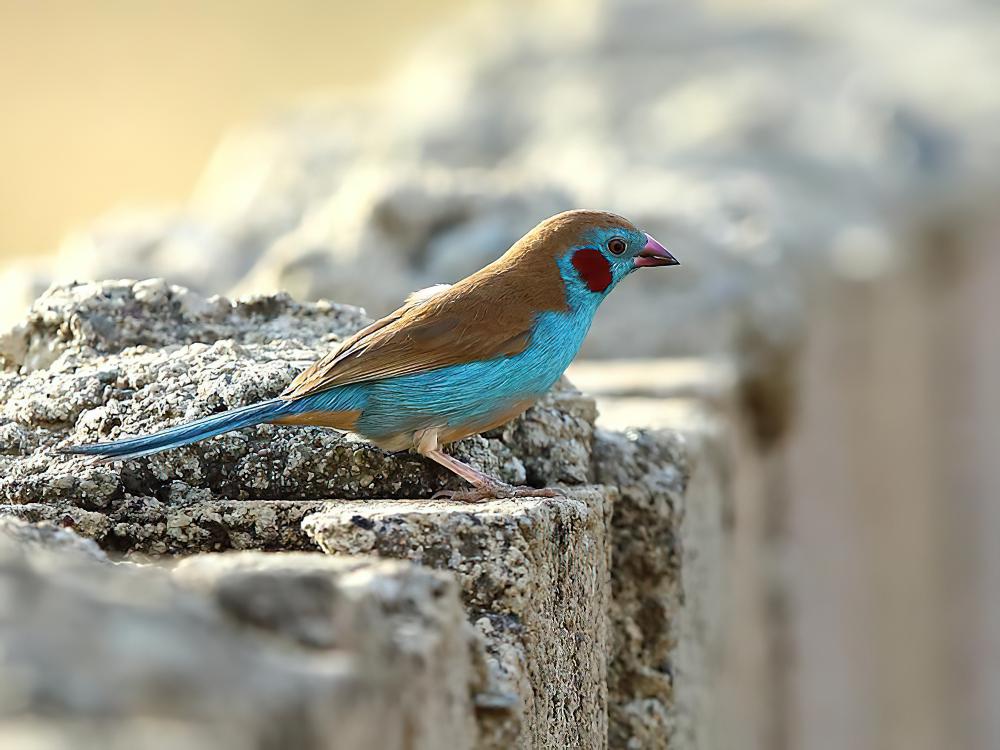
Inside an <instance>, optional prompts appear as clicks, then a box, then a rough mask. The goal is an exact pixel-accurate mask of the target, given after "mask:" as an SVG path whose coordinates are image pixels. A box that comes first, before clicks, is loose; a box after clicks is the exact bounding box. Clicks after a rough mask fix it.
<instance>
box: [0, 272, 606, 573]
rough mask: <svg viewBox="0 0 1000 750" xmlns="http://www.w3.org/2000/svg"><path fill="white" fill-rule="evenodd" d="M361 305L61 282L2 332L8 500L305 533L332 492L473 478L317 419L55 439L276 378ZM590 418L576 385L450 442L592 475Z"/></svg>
mask: <svg viewBox="0 0 1000 750" xmlns="http://www.w3.org/2000/svg"><path fill="white" fill-rule="evenodd" d="M366 320H367V319H366V318H364V317H363V316H362V315H361V314H360V312H359V311H357V310H356V309H354V308H350V307H345V306H341V305H332V304H329V303H316V304H299V303H295V302H293V301H291V300H290V299H289V298H288V297H287V296H281V295H279V296H274V297H258V298H251V299H248V300H244V301H240V302H235V303H234V302H230V301H228V300H225V299H222V298H213V299H211V300H204V299H202V298H200V297H199V296H198V295H195V294H194V293H192V292H189V291H187V290H184V289H181V288H178V287H170V286H168V285H166V284H164V283H163V282H160V281H156V280H152V281H148V282H105V283H103V284H81V285H74V286H70V287H57V288H54V289H53V290H51V291H50V292H49V293H47V294H46V295H44V296H43V297H42V298H40V299H39V301H38V302H37V303H36V305H35V306H34V307H33V309H32V312H31V313H30V314H29V316H28V318H27V320H26V321H25V322H24V323H22V324H21V325H19V326H18V327H17V328H15V329H14V330H13V331H12V332H10V333H9V334H8V335H7V337H6V338H5V339H4V341H3V342H2V344H0V356H2V357H3V360H4V362H5V363H6V366H7V367H6V370H5V371H4V372H2V373H0V393H2V395H3V407H2V411H0V420H2V423H0V437H2V438H3V439H4V443H3V448H2V449H3V452H2V454H0V500H2V501H4V502H5V503H6V505H5V506H4V507H5V508H6V509H7V510H8V511H9V512H14V513H17V514H18V515H21V516H22V517H25V518H28V519H33V520H62V521H64V522H66V523H68V524H74V525H76V526H77V528H78V529H79V530H81V531H82V532H83V533H86V534H90V535H93V536H94V537H95V538H97V539H99V541H101V543H102V545H103V546H105V547H109V548H113V549H117V550H121V551H142V552H150V553H155V554H162V553H167V552H179V551H195V550H213V549H225V548H228V547H236V548H246V547H260V548H266V549H288V548H301V547H304V546H308V545H307V542H306V540H305V539H304V537H302V535H301V534H300V533H299V529H298V526H299V521H300V520H301V519H302V517H303V516H304V515H305V514H306V513H308V512H310V511H313V510H316V509H317V508H318V507H319V501H321V500H324V499H326V498H330V497H345V498H386V497H397V498H409V497H422V496H428V495H430V494H432V493H433V492H434V491H436V490H438V489H441V488H444V487H458V486H460V480H457V479H456V478H454V477H452V476H451V475H450V474H449V473H448V472H446V471H444V470H443V469H440V468H439V467H437V466H435V465H434V464H433V463H431V462H429V461H426V460H423V459H421V458H419V457H417V456H415V455H413V454H397V455H389V454H386V453H384V452H383V451H381V450H379V449H377V448H375V447H374V446H371V445H369V444H368V443H366V442H364V441H363V440H359V439H357V438H355V437H352V436H347V435H343V434H340V433H337V432H335V431H332V430H325V429H321V428H309V427H280V426H271V425H265V426H259V427H254V428H250V429H248V430H243V431H239V432H235V433H230V434H227V435H224V436H220V437H218V438H215V439H212V440H209V441H205V442H202V443H198V444H196V445H192V446H186V447H184V448H180V449H176V450H173V451H169V452H167V453H163V454H159V455H156V456H151V457H149V458H145V459H139V460H136V461H129V462H126V463H124V464H123V463H113V464H108V465H103V466H94V465H92V464H91V463H90V462H89V461H88V460H87V459H85V458H70V457H66V456H61V455H59V454H57V453H55V450H54V449H55V448H57V447H59V446H63V445H67V444H70V443H83V442H95V441H98V440H107V439H114V438H117V437H121V436H125V435H136V434H146V433H149V432H152V431H155V430H157V429H160V428H163V427H166V426H168V425H170V424H175V423H177V422H179V421H182V420H186V419H192V418H196V417H199V416H203V415H205V414H209V413H212V412H215V411H219V410H222V409H226V408H231V407H234V406H239V405H242V404H246V403H250V402H252V401H256V400H259V399H262V398H267V397H270V396H274V395H276V394H277V393H278V392H280V391H281V390H282V389H283V388H284V386H285V385H286V384H287V383H288V382H289V381H290V380H291V379H292V377H294V375H295V374H296V373H297V372H299V371H300V370H301V369H302V368H303V367H305V366H306V365H308V364H309V363H310V362H311V361H313V360H314V359H316V358H318V357H319V356H321V355H322V354H323V353H324V352H325V351H327V350H329V348H331V347H332V346H334V345H335V343H336V341H337V340H338V338H339V337H341V336H343V335H346V334H348V333H350V332H352V331H354V330H356V329H357V328H358V327H360V326H362V325H364V324H365V322H366ZM593 419H594V408H593V402H592V401H590V400H588V399H585V398H583V397H581V396H580V395H579V394H578V393H577V392H575V391H574V390H573V389H572V388H570V387H569V386H567V385H564V386H562V387H561V388H559V389H557V390H556V391H555V392H554V393H553V394H551V395H550V396H549V397H547V398H546V399H545V400H544V401H542V402H541V403H540V404H538V405H537V406H536V407H534V408H532V409H531V410H530V411H529V412H528V413H527V414H526V415H524V416H523V417H522V418H521V419H520V420H518V421H517V422H515V423H514V424H512V425H508V426H506V427H504V428H502V429H500V430H497V431H495V432H493V433H491V434H490V435H489V436H487V437H473V438H470V439H468V440H465V441H462V442H461V443H459V444H458V445H457V446H455V449H454V450H455V452H456V454H457V455H459V456H460V457H464V458H465V459H467V460H469V461H470V462H472V463H473V464H475V465H477V466H479V467H480V468H482V469H483V470H485V471H488V472H490V473H492V474H494V475H495V476H498V477H501V478H503V479H506V480H508V481H512V482H516V483H524V482H525V481H529V482H532V483H535V484H538V485H539V486H543V485H546V484H550V483H553V482H570V483H576V484H580V483H583V482H586V481H587V477H588V474H587V472H588V465H589V457H590V441H591V439H592V433H593ZM11 506H22V507H20V508H18V507H11Z"/></svg>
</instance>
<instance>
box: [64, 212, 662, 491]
mask: <svg viewBox="0 0 1000 750" xmlns="http://www.w3.org/2000/svg"><path fill="white" fill-rule="evenodd" d="M674 265H678V261H677V260H676V259H675V258H674V256H673V255H671V254H670V253H669V252H667V250H666V249H665V248H664V247H663V246H662V245H661V244H660V243H659V242H657V241H656V240H654V239H653V238H652V237H651V236H649V235H648V234H646V233H644V232H642V231H640V230H639V229H637V228H636V227H635V226H633V225H632V224H631V223H629V222H628V221H626V220H625V219H623V218H621V217H620V216H616V215H614V214H610V213H606V212H603V211H585V210H576V211H567V212H564V213H561V214H557V215H556V216H553V217H552V218H550V219H547V220H545V221H543V222H542V223H541V224H539V225H538V226H536V227H535V228H534V229H532V230H531V231H530V232H528V234H526V235H525V236H524V237H522V238H521V239H520V240H518V241H517V242H516V243H515V244H514V245H513V246H512V247H511V248H510V249H509V250H508V251H507V252H506V253H504V254H503V255H502V256H501V257H500V258H498V259H497V260H496V261H494V262H493V263H490V264H489V265H488V266H486V267H485V268H483V269H482V270H480V271H477V272H476V273H474V274H472V275H471V276H468V277H467V278H465V279H462V280H461V281H459V282H457V283H456V284H453V285H447V284H441V285H439V286H434V287H430V288H429V289H424V290H422V291H419V292H416V293H414V294H412V295H410V297H408V298H407V300H406V301H405V302H404V303H403V305H402V307H400V308H399V309H398V310H396V311H395V312H392V313H390V314H389V315H387V316H386V317H384V318H382V319H381V320H377V321H375V322H374V323H372V324H371V325H369V326H368V327H367V328H364V329H362V330H361V331H359V332H358V333H356V334H354V335H353V336H351V337H350V338H348V339H346V340H345V341H344V342H343V343H342V344H341V345H340V346H339V347H338V348H337V349H335V350H334V351H332V352H330V353H329V354H327V355H326V356H325V357H323V358H322V359H320V360H319V361H318V362H316V363H315V364H313V365H312V366H311V367H309V368H308V369H306V370H305V371H303V372H302V373H300V374H299V375H298V377H296V378H295V379H294V380H293V381H292V382H291V383H290V384H289V386H288V387H287V388H286V389H285V391H284V392H283V393H281V395H279V396H278V397H276V398H273V399H270V400H267V401H261V402H258V403H255V404H250V405H248V406H243V407H240V408H236V409H232V410H229V411H225V412H221V413H219V414H213V415H211V416H208V417H204V418H202V419H198V420H196V421H193V422H188V423H186V424H181V425H178V426H176V427H171V428H169V429H166V430H163V431H161V432H157V433H155V434H153V435H149V436H146V437H136V438H127V439H124V440H118V441H115V442H110V443H97V444H94V445H78V446H73V447H70V448H66V449H64V452H66V453H73V454H85V455H90V456H95V457H96V458H97V460H98V461H101V462H104V461H113V460H127V459H132V458H138V457H140V456H146V455H149V454H152V453H158V452H159V451H162V450H166V449H168V448H175V447H178V446H181V445H187V444H189V443H194V442H197V441H199V440H204V439H205V438H208V437H212V436H214V435H219V434H222V433H224V432H229V431H230V430H236V429H240V428H243V427H249V426H251V425H255V424H262V423H271V424H288V425H319V426H323V427H331V428H334V429H337V430H343V431H345V432H352V433H355V434H358V435H360V436H362V437H364V438H365V439H367V440H369V441H370V442H372V443H374V444H375V445H377V446H378V447H380V448H382V449H384V450H388V451H401V450H407V449H413V450H416V451H417V452H418V453H419V454H420V455H422V456H426V457H427V458H429V459H431V460H433V461H436V462H437V463H439V464H441V465H442V466H444V467H445V468H447V469H449V470H451V471H452V472H454V473H455V474H457V475H458V476H460V477H462V478H463V479H465V480H466V481H468V482H469V483H470V484H471V485H472V489H469V490H462V491H457V492H440V493H437V494H436V495H435V498H439V497H446V498H449V499H453V500H461V501H467V502H475V501H481V500H486V499H490V498H495V497H520V496H537V495H539V494H544V495H552V494H554V493H553V492H552V491H551V490H548V491H545V490H542V491H540V490H538V489H535V488H530V487H512V486H510V485H507V484H505V483H503V482H500V481H499V480H497V479H495V478H493V477H491V476H489V475H487V474H484V473H483V472H481V471H479V470H478V469H476V468H474V467H472V466H469V465H468V464H466V463H464V462H462V461H459V460H458V459H457V458H455V457H454V456H451V455H449V454H447V453H445V452H444V451H443V450H442V446H444V445H446V444H448V443H451V442H454V441H456V440H461V439H462V438H464V437H468V436H469V435H475V434H477V433H480V432H485V431H487V430H490V429H492V428H494V427H498V426H500V425H502V424H504V423H505V422H508V421H510V420H511V419H513V418H514V417H516V416H517V415H519V414H521V413H522V412H523V411H525V410H526V409H527V408H528V407H529V406H531V405H532V404H533V403H534V402H535V401H537V400H538V399H539V398H540V397H541V396H542V395H544V394H545V393H546V392H547V391H548V390H549V389H550V388H551V387H552V386H553V385H554V384H555V382H556V381H557V380H558V379H559V377H560V376H561V375H562V374H563V372H564V371H565V370H566V368H567V367H568V366H569V364H570V362H572V361H573V358H574V357H575V356H576V353H577V351H578V350H579V349H580V345H581V344H582V343H583V339H584V337H585V336H586V335H587V331H588V330H589V329H590V324H591V322H592V321H593V319H594V314H595V313H596V312H597V308H598V307H599V306H600V304H601V302H602V301H604V298H605V297H607V296H608V294H609V293H610V292H611V290H612V289H614V288H615V286H616V285H617V284H618V282H619V281H621V280H622V279H624V278H625V277H626V276H628V275H629V274H630V273H632V272H633V271H635V270H636V269H639V268H646V267H654V266H674Z"/></svg>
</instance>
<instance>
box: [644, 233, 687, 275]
mask: <svg viewBox="0 0 1000 750" xmlns="http://www.w3.org/2000/svg"><path fill="white" fill-rule="evenodd" d="M634 263H635V267H636V268H639V267H641V266H679V265H680V264H681V262H680V261H679V260H677V258H675V257H674V256H673V255H671V254H670V253H669V252H667V248H665V247H664V246H663V245H661V244H660V243H659V242H657V241H656V240H654V239H653V238H652V237H650V236H649V235H648V234H647V235H646V246H645V247H643V248H642V252H641V253H639V255H638V256H636V259H635V261H634Z"/></svg>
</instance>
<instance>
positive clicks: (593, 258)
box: [573, 247, 611, 292]
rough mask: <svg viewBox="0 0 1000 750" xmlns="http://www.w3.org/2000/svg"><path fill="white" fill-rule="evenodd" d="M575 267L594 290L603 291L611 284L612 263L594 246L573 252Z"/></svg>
mask: <svg viewBox="0 0 1000 750" xmlns="http://www.w3.org/2000/svg"><path fill="white" fill-rule="evenodd" d="M573 268H575V269H576V272H577V273H578V274H580V278H581V279H583V280H584V282H585V283H586V284H587V287H588V288H589V289H590V291H592V292H603V291H604V290H605V289H607V288H608V287H609V286H611V264H610V263H608V259H607V258H605V257H604V256H603V255H601V252H600V251H599V250H595V249H594V248H592V247H587V248H584V249H583V250H577V251H576V252H575V253H573Z"/></svg>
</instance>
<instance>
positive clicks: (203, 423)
mask: <svg viewBox="0 0 1000 750" xmlns="http://www.w3.org/2000/svg"><path fill="white" fill-rule="evenodd" d="M290 403H291V402H289V401H287V400H286V399H281V398H273V399H271V400H269V401H261V402H259V403H256V404H250V405H249V406H241V407H239V408H237V409H230V410H229V411H224V412H220V413H219V414H212V415H211V416H208V417H202V418H201V419H196V420H195V421H193V422H187V423H185V424H179V425H177V426H176V427H170V428H168V429H166V430H162V431H160V432H156V433H153V434H152V435H146V436H145V437H136V438H126V439H125V440H116V441H114V442H113V443H95V444H93V445H74V446H71V447H69V448H63V449H61V451H60V452H62V453H74V454H83V455H87V456H94V457H95V458H96V460H97V461H98V462H99V463H103V462H105V461H125V460H128V459H130V458H139V457H140V456H148V455H150V454H152V453H159V452H160V451H164V450H167V449H168V448H177V447H179V446H181V445H188V444H190V443H197V442H198V441H199V440H204V439H205V438H210V437H212V436H214V435H221V434H222V433H223V432H229V431H231V430H238V429H240V428H241V427H250V426H251V425H255V424H261V423H262V422H268V421H270V420H272V419H274V418H276V417H279V416H281V415H282V414H283V413H285V412H286V411H287V410H288V408H289V405H290Z"/></svg>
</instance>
